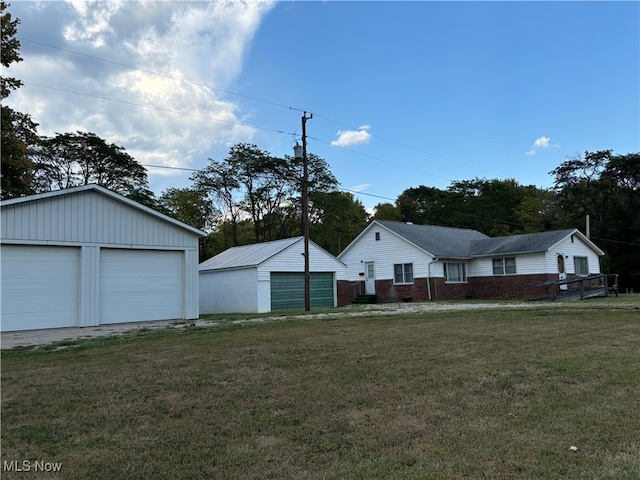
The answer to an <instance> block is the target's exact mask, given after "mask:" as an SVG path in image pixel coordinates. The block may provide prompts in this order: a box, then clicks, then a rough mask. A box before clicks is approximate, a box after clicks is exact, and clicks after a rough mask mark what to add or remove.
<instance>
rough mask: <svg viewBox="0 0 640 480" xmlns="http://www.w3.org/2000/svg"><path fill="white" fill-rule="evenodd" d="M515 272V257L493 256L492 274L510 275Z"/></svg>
mask: <svg viewBox="0 0 640 480" xmlns="http://www.w3.org/2000/svg"><path fill="white" fill-rule="evenodd" d="M514 273H516V258H515V257H506V258H494V259H493V274H494V275H511V274H514Z"/></svg>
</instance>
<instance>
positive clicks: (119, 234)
mask: <svg viewBox="0 0 640 480" xmlns="http://www.w3.org/2000/svg"><path fill="white" fill-rule="evenodd" d="M0 209H1V210H0V213H1V214H0V217H1V228H2V231H1V237H0V238H1V249H0V263H1V267H2V270H1V275H0V277H1V285H0V288H1V301H2V303H1V315H2V316H1V323H0V326H1V329H2V331H11V330H33V329H42V328H58V327H78V326H80V327H85V326H97V325H102V324H112V323H126V322H140V321H152V320H170V319H195V318H198V239H199V237H201V236H205V235H206V234H205V233H204V232H202V231H200V230H198V229H196V228H194V227H191V226H189V225H186V224H184V223H182V222H179V221H177V220H174V219H172V218H170V217H168V216H166V215H163V214H161V213H159V212H157V211H155V210H153V209H151V208H148V207H146V206H144V205H142V204H140V203H137V202H135V201H132V200H129V199H127V198H125V197H123V196H121V195H119V194H117V193H114V192H112V191H110V190H107V189H105V188H103V187H100V186H98V185H85V186H82V187H76V188H69V189H66V190H59V191H55V192H49V193H44V194H39V195H31V196H26V197H20V198H15V199H11V200H6V201H4V202H1V203H0Z"/></svg>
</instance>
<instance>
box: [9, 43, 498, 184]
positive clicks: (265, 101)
mask: <svg viewBox="0 0 640 480" xmlns="http://www.w3.org/2000/svg"><path fill="white" fill-rule="evenodd" d="M16 38H17V39H19V40H20V41H25V42H28V43H32V44H35V45H40V46H43V47H47V48H51V49H55V50H59V51H62V52H65V53H69V54H73V55H77V56H81V57H85V58H90V59H92V60H96V61H100V62H104V63H108V64H111V65H116V66H119V67H122V68H127V69H130V70H134V71H139V72H143V73H147V74H149V75H155V76H158V77H161V78H167V79H171V80H175V81H179V82H182V83H186V84H189V85H195V86H199V87H203V88H207V89H209V90H211V91H216V92H221V93H224V94H226V95H233V96H237V97H240V98H244V99H247V100H252V101H255V102H261V103H264V104H268V105H272V106H276V107H280V108H286V109H288V110H293V111H298V112H310V113H313V115H314V116H316V117H317V118H321V119H323V120H325V121H328V122H331V123H335V124H336V125H340V126H343V127H346V128H349V129H352V130H357V128H356V127H354V126H351V125H348V124H346V123H344V122H341V121H338V120H334V119H331V118H329V117H327V116H325V115H321V114H317V113H315V112H312V110H311V109H308V108H305V109H303V108H298V107H293V106H287V105H284V104H282V103H278V102H274V101H271V100H265V99H263V98H259V97H254V96H251V95H245V94H241V93H237V92H233V91H231V90H225V89H222V88H217V87H213V86H211V85H206V84H204V83H200V82H194V81H191V80H186V79H184V78H179V77H176V76H172V75H167V74H164V73H159V72H155V71H152V70H146V69H142V68H138V67H134V66H132V65H127V64H125V63H121V62H115V61H112V60H108V59H105V58H101V57H97V56H95V55H88V54H85V53H80V52H76V51H74V50H70V49H66V48H61V47H57V46H54V45H50V44H47V43H44V42H38V41H36V40H31V39H28V38H24V37H16ZM43 88H47V87H43ZM51 88H53V87H51ZM63 91H64V90H63ZM97 98H102V97H97ZM103 99H104V98H103ZM122 103H128V102H122ZM129 104H131V105H135V104H133V103H129ZM145 108H153V107H145ZM160 110H161V111H167V110H162V109H160ZM170 112H172V111H170ZM172 113H178V112H172ZM230 123H233V122H230ZM237 125H241V126H252V125H244V124H237ZM252 127H253V128H258V127H255V126H252ZM259 129H261V130H266V131H274V132H277V133H283V132H282V131H280V130H274V129H269V128H267V127H261V128H259ZM296 133H297V130H296V132H294V133H293V134H291V135H292V136H293V137H294V138H295V136H296ZM370 135H371V136H372V137H374V138H377V139H379V140H383V141H385V142H389V143H392V144H395V145H398V146H401V147H403V148H407V149H410V150H413V151H416V152H418V153H423V154H425V155H429V156H432V157H434V158H439V159H441V160H445V161H448V162H451V163H455V164H458V165H462V166H464V167H467V168H471V169H474V170H478V171H480V172H484V173H488V174H490V175H493V173H491V172H489V171H487V170H484V169H481V168H478V167H476V166H473V165H469V164H466V163H464V162H460V161H457V160H453V159H451V158H448V157H445V156H442V155H438V154H435V153H433V152H429V151H427V150H424V149H421V148H417V147H414V146H411V145H408V144H406V143H403V142H398V141H396V140H393V139H390V138H387V137H383V136H381V135H377V134H373V133H371V134H370ZM307 138H310V137H307ZM316 140H317V139H316ZM322 143H327V144H329V145H331V143H330V142H322ZM340 148H344V147H340ZM348 151H351V152H353V153H359V152H356V151H354V150H348ZM365 156H367V155H365ZM370 158H374V159H376V160H380V161H383V162H385V163H389V164H391V165H394V166H397V167H400V168H404V169H408V170H412V171H414V172H417V173H421V174H425V175H429V176H432V177H434V178H439V179H441V180H445V181H450V179H446V178H443V177H438V176H437V175H433V174H430V173H427V172H423V171H420V170H417V169H413V168H411V167H407V166H405V165H402V164H398V163H395V162H390V161H385V160H383V159H380V158H377V157H371V156H370Z"/></svg>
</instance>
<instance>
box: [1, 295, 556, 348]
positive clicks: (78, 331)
mask: <svg viewBox="0 0 640 480" xmlns="http://www.w3.org/2000/svg"><path fill="white" fill-rule="evenodd" d="M560 305H561V303H559V302H555V303H504V304H503V303H433V302H424V303H423V302H415V303H414V302H412V303H384V304H372V305H357V306H347V307H341V308H337V309H336V310H335V312H329V313H318V314H314V313H310V314H305V315H282V316H269V317H258V316H257V317H255V318H248V319H244V320H233V321H231V322H229V323H232V324H242V323H256V322H266V321H269V322H273V321H278V320H286V319H303V318H308V319H310V318H330V317H338V316H345V315H346V316H351V317H362V316H372V315H402V314H412V313H421V312H439V311H452V310H471V309H502V308H508V309H518V308H539V307H549V306H560ZM219 323H220V322H218V321H216V320H202V319H200V320H191V321H184V320H164V321H155V322H136V323H119V324H113V325H100V326H98V327H68V328H49V329H42V330H24V331H19V332H3V333H2V334H1V335H0V347H1V348H2V349H3V350H5V349H10V348H16V347H29V346H40V345H48V344H51V343H56V342H63V341H76V340H82V339H87V338H96V337H108V336H113V335H123V334H131V333H136V332H139V331H141V330H150V329H158V328H186V327H190V326H205V327H206V326H216V325H218V324H219Z"/></svg>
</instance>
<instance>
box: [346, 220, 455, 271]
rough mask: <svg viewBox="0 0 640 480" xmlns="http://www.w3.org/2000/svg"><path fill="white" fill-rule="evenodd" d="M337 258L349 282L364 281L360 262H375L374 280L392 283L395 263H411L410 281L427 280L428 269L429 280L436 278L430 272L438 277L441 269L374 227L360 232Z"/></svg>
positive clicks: (386, 231) (377, 227) (419, 252)
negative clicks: (411, 273) (411, 279)
mask: <svg viewBox="0 0 640 480" xmlns="http://www.w3.org/2000/svg"><path fill="white" fill-rule="evenodd" d="M376 233H379V234H380V240H376ZM339 259H340V260H341V261H342V262H343V263H345V264H346V265H347V278H346V279H347V280H349V281H358V280H363V279H364V277H363V276H361V275H360V273H363V272H364V262H375V274H376V280H393V265H394V264H396V263H413V277H414V278H426V277H428V276H429V270H430V273H431V274H430V276H431V277H433V276H436V275H435V274H434V272H438V273H439V276H442V266H439V267H438V266H437V263H431V262H432V260H433V258H432V257H431V256H430V255H428V254H427V253H425V252H424V251H423V250H421V249H419V248H417V247H416V246H414V245H412V244H410V243H409V242H407V241H406V240H403V239H401V238H400V237H398V236H397V235H395V234H393V233H391V232H390V231H388V230H386V229H384V228H382V227H380V226H378V225H374V226H373V227H371V229H370V230H367V231H366V232H364V234H363V235H362V236H361V237H360V238H359V240H358V241H357V242H356V243H353V244H352V245H351V246H350V248H349V249H348V250H346V251H345V252H344V253H343V254H342V255H340V257H339ZM430 263H431V267H429V264H430Z"/></svg>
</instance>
